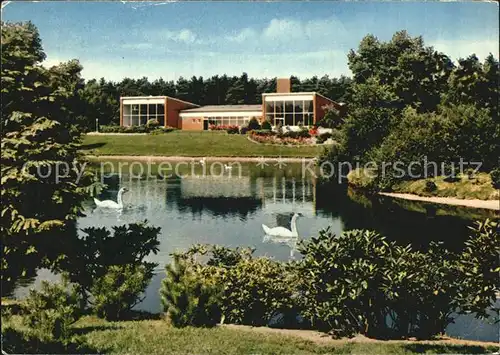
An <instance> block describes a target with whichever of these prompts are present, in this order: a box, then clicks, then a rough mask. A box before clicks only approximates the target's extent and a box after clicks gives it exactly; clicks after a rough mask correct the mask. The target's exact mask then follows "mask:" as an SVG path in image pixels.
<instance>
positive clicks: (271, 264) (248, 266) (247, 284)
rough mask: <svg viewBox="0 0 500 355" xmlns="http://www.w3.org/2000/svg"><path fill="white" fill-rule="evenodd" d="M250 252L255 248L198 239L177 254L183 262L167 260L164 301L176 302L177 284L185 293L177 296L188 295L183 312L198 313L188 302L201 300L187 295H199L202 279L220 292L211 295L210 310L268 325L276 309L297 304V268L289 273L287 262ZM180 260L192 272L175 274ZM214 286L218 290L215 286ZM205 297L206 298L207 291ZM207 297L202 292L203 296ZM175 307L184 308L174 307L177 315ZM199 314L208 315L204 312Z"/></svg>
mask: <svg viewBox="0 0 500 355" xmlns="http://www.w3.org/2000/svg"><path fill="white" fill-rule="evenodd" d="M252 253H253V250H250V249H235V250H231V249H228V248H225V247H219V246H199V245H198V246H194V247H192V248H191V249H189V250H188V251H187V252H186V253H184V254H182V255H180V256H177V258H179V257H180V260H182V262H179V261H175V264H173V265H170V266H167V278H166V279H165V280H164V281H163V285H162V291H161V294H162V299H163V298H165V301H163V302H164V304H167V305H171V304H172V303H173V302H172V301H171V299H172V298H173V295H175V293H176V292H180V291H176V292H174V291H172V290H176V287H179V288H180V289H181V290H183V291H182V292H180V293H181V294H184V293H185V294H186V295H185V296H183V297H178V299H181V300H184V303H183V304H182V305H183V307H184V312H183V313H184V314H187V315H189V314H195V315H196V314H197V313H196V312H195V311H193V310H191V308H190V306H187V305H188V304H189V305H191V304H196V303H200V302H201V301H195V302H187V301H186V300H189V299H194V300H198V299H200V298H201V295H202V294H203V293H200V292H201V291H202V290H203V287H202V286H201V285H198V284H197V283H198V282H201V283H202V284H204V285H205V288H207V289H211V290H212V292H215V294H216V296H215V297H214V298H213V299H212V300H213V301H215V304H216V306H217V311H216V312H215V311H213V310H212V311H211V312H214V313H215V314H218V315H222V320H225V321H226V322H228V323H236V324H246V325H266V324H268V323H269V321H270V320H271V319H272V318H273V317H274V316H276V315H278V314H285V315H287V314H289V313H290V311H291V310H292V309H293V308H294V307H293V306H292V305H293V299H294V297H293V296H294V294H293V285H294V284H295V283H296V282H294V279H293V273H290V271H289V268H288V265H287V264H284V263H281V262H278V261H274V260H271V259H268V258H253V257H252ZM200 257H202V258H204V259H205V260H206V262H203V263H202V262H200V261H198V259H200ZM176 264H178V265H180V266H181V269H180V270H182V271H183V272H184V274H186V273H187V275H188V276H186V277H185V278H180V277H177V276H176V275H177V274H178V272H177V271H174V272H172V271H173V270H171V268H173V267H175V266H176ZM182 268H183V269H182ZM174 270H175V269H174ZM181 274H182V273H181ZM168 275H172V276H170V277H169V276H168ZM175 277H177V281H176V282H172V281H173V280H172V278H175ZM186 280H189V281H190V283H193V284H194V285H197V286H196V287H195V288H193V287H192V286H191V287H188V286H186ZM193 280H196V282H195V281H193ZM174 285H177V286H174ZM214 287H216V290H217V291H214ZM193 290H194V291H193ZM204 297H205V298H206V296H204ZM205 298H201V300H204V299H205ZM177 303H179V301H177ZM202 304H206V302H205V301H203V302H202ZM210 304H211V305H212V304H213V303H210ZM169 307H171V306H169ZM201 308H202V309H201V310H200V312H201V314H202V315H205V314H207V312H206V311H204V310H203V309H205V308H206V306H202V307H201ZM166 309H168V310H170V309H172V308H166ZM177 313H182V312H179V311H175V312H174V315H175V314H177ZM176 317H177V316H176ZM188 318H189V317H188ZM201 318H202V319H206V317H205V316H203V317H201ZM193 322H194V321H192V322H191V323H190V324H192V323H193ZM174 324H175V323H174ZM182 324H184V325H186V324H185V323H182Z"/></svg>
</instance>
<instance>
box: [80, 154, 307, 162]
mask: <svg viewBox="0 0 500 355" xmlns="http://www.w3.org/2000/svg"><path fill="white" fill-rule="evenodd" d="M84 157H85V158H87V159H89V160H97V161H102V160H135V161H143V162H148V161H150V162H158V161H187V160H199V159H200V158H205V160H206V161H208V162H210V161H220V162H230V161H238V162H244V163H246V162H250V163H259V162H262V161H263V160H264V161H265V162H266V163H267V162H274V163H276V162H282V163H302V162H307V163H308V162H311V161H314V160H316V158H292V157H275V156H260V157H236V156H235V157H231V156H225V157H213V156H203V155H200V156H182V155H175V156H168V155H167V156H164V155H84Z"/></svg>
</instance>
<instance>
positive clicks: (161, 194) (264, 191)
mask: <svg viewBox="0 0 500 355" xmlns="http://www.w3.org/2000/svg"><path fill="white" fill-rule="evenodd" d="M121 185H122V186H126V187H128V188H129V190H130V192H128V193H127V194H126V195H125V197H124V201H125V204H126V205H127V204H128V205H132V206H138V205H141V206H144V207H145V208H147V209H157V210H160V209H161V210H164V209H165V207H167V208H176V209H179V210H180V211H190V212H191V213H194V214H201V212H202V211H204V210H205V211H208V212H211V213H213V214H214V215H216V216H224V215H228V216H231V215H236V216H239V217H240V218H246V217H247V216H248V215H249V214H252V213H254V212H255V211H256V210H258V209H261V210H263V211H264V212H265V213H268V214H272V215H275V216H276V218H277V223H278V225H282V226H285V227H286V226H288V228H290V225H289V223H290V217H291V216H290V215H289V213H293V212H301V213H303V214H307V215H314V214H315V212H316V210H315V206H314V205H315V200H316V182H315V181H314V180H311V179H300V180H299V179H294V178H290V177H274V178H268V177H250V176H244V177H237V176H203V177H200V176H193V177H183V178H172V179H168V180H160V179H150V180H140V179H133V180H129V179H122V181H121Z"/></svg>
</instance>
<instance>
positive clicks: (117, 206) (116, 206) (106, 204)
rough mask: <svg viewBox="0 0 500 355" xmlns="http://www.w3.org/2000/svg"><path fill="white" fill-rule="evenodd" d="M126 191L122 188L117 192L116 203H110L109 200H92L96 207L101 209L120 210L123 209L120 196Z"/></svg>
mask: <svg viewBox="0 0 500 355" xmlns="http://www.w3.org/2000/svg"><path fill="white" fill-rule="evenodd" d="M127 191H128V189H127V188H125V187H122V188H121V189H120V190H119V191H118V197H117V202H115V201H111V200H104V201H99V200H98V199H96V198H94V202H95V204H96V205H97V207H102V208H114V209H122V208H123V200H122V195H123V194H124V193H125V192H127Z"/></svg>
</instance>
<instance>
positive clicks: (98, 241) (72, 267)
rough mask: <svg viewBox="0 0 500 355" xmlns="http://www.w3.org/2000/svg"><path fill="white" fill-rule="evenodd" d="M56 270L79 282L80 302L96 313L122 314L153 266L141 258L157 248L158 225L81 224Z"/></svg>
mask: <svg viewBox="0 0 500 355" xmlns="http://www.w3.org/2000/svg"><path fill="white" fill-rule="evenodd" d="M82 232H83V234H82V235H81V236H80V238H78V240H77V241H78V243H77V244H76V245H74V246H73V248H72V249H71V252H72V253H71V255H69V257H68V258H65V259H63V260H62V261H61V263H60V265H59V267H60V269H59V271H61V272H64V273H65V274H66V275H67V276H68V278H69V280H70V281H71V282H73V283H75V284H78V285H79V286H80V292H81V295H82V299H83V301H82V302H83V303H84V304H85V305H88V306H90V307H94V311H95V312H96V313H98V314H99V315H100V316H104V317H106V318H109V319H117V317H122V316H123V315H125V314H126V313H127V311H128V310H130V309H131V308H132V307H133V306H134V305H135V304H136V303H137V302H138V300H139V297H140V295H141V294H142V293H143V291H144V290H145V288H146V286H147V285H148V284H149V281H150V279H151V277H152V275H153V270H154V268H155V267H156V266H157V264H156V263H154V262H149V261H145V258H146V257H147V256H148V255H149V254H151V253H153V254H156V253H157V252H158V250H159V249H158V246H159V244H160V242H159V240H158V235H159V233H160V228H156V227H152V226H149V225H147V222H146V221H144V222H142V223H131V224H129V225H122V226H115V227H113V233H111V231H110V230H109V229H106V228H94V227H90V228H85V229H83V230H82Z"/></svg>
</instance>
